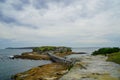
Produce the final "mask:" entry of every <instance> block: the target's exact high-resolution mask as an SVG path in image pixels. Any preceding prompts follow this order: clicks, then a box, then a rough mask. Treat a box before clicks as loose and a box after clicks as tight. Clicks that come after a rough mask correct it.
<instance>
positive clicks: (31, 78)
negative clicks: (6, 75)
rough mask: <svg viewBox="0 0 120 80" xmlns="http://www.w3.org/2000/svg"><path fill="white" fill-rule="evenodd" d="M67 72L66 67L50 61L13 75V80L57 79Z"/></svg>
mask: <svg viewBox="0 0 120 80" xmlns="http://www.w3.org/2000/svg"><path fill="white" fill-rule="evenodd" d="M66 72H67V67H66V66H65V65H63V64H59V63H51V64H46V65H43V66H39V67H36V68H32V69H30V70H28V71H26V72H23V73H18V74H16V75H14V76H13V79H14V80H58V79H59V78H60V77H61V76H63V75H64V74H65V73H66Z"/></svg>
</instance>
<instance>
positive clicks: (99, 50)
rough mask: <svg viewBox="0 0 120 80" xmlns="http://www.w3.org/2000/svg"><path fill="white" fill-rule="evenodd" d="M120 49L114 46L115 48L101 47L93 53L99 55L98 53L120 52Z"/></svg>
mask: <svg viewBox="0 0 120 80" xmlns="http://www.w3.org/2000/svg"><path fill="white" fill-rule="evenodd" d="M119 51H120V48H118V47H113V48H100V49H98V50H97V51H94V52H93V53H92V55H98V54H101V55H107V54H111V53H114V52H119Z"/></svg>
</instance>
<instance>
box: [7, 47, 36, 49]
mask: <svg viewBox="0 0 120 80" xmlns="http://www.w3.org/2000/svg"><path fill="white" fill-rule="evenodd" d="M33 48H35V47H16V48H14V47H8V48H5V49H33Z"/></svg>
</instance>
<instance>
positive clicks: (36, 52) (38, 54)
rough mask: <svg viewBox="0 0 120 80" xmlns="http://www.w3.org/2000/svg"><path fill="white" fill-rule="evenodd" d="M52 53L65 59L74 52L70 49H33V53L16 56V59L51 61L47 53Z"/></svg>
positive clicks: (43, 47)
mask: <svg viewBox="0 0 120 80" xmlns="http://www.w3.org/2000/svg"><path fill="white" fill-rule="evenodd" d="M49 52H52V53H53V54H54V55H56V56H60V57H64V56H67V55H70V54H72V50H71V48H69V47H54V46H42V47H36V48H33V51H32V52H25V53H22V54H21V55H14V57H13V59H14V58H21V59H33V60H49V59H50V57H49V56H48V55H47V53H49Z"/></svg>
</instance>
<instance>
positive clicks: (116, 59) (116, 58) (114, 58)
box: [107, 52, 120, 64]
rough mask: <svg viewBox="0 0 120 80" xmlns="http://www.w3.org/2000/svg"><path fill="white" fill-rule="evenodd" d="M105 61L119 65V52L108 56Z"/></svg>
mask: <svg viewBox="0 0 120 80" xmlns="http://www.w3.org/2000/svg"><path fill="white" fill-rule="evenodd" d="M107 61H112V62H115V63H118V64H120V52H116V53H112V54H109V55H108V59H107Z"/></svg>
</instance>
